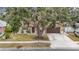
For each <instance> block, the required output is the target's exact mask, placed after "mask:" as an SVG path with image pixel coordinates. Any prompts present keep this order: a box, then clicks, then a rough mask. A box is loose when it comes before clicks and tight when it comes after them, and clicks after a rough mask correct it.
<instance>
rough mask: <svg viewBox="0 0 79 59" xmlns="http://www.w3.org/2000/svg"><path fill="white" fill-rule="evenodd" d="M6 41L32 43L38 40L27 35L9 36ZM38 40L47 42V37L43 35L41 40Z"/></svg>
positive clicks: (33, 36)
mask: <svg viewBox="0 0 79 59" xmlns="http://www.w3.org/2000/svg"><path fill="white" fill-rule="evenodd" d="M5 40H6V41H33V40H38V38H36V36H35V35H27V34H15V35H14V34H11V38H10V39H5ZM39 40H49V39H48V37H47V35H44V36H43V38H41V39H39Z"/></svg>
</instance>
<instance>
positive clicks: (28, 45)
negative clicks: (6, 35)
mask: <svg viewBox="0 0 79 59" xmlns="http://www.w3.org/2000/svg"><path fill="white" fill-rule="evenodd" d="M0 48H50V43H0Z"/></svg>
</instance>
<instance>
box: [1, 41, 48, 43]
mask: <svg viewBox="0 0 79 59" xmlns="http://www.w3.org/2000/svg"><path fill="white" fill-rule="evenodd" d="M0 43H50V41H42V40H39V41H0Z"/></svg>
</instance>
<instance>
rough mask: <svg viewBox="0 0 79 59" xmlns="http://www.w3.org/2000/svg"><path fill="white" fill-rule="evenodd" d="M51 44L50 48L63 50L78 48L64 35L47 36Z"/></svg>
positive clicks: (78, 46)
mask: <svg viewBox="0 0 79 59" xmlns="http://www.w3.org/2000/svg"><path fill="white" fill-rule="evenodd" d="M48 37H49V40H50V42H51V48H56V49H57V48H63V49H69V48H70V49H75V48H79V45H78V44H76V43H75V42H73V41H72V40H71V39H70V38H69V37H67V36H66V35H65V34H48Z"/></svg>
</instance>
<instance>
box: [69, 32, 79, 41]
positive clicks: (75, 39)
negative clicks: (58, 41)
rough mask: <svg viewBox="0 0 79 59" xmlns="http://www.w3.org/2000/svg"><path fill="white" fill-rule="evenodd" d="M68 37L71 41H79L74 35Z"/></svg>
mask: <svg viewBox="0 0 79 59" xmlns="http://www.w3.org/2000/svg"><path fill="white" fill-rule="evenodd" d="M68 37H69V38H71V39H72V40H73V41H79V37H77V36H75V34H74V33H71V34H69V35H68Z"/></svg>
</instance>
